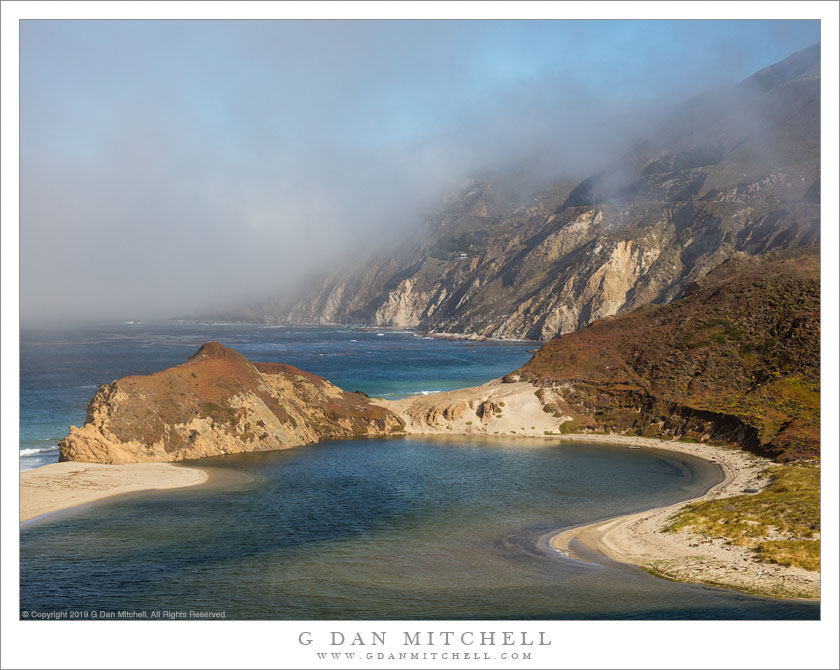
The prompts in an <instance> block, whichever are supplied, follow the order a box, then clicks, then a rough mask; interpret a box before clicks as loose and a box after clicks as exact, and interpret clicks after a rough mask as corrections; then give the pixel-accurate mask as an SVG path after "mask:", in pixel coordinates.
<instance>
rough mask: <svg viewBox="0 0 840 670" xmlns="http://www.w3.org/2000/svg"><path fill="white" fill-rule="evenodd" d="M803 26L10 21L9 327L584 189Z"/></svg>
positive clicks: (240, 286) (178, 299)
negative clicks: (14, 184)
mask: <svg viewBox="0 0 840 670" xmlns="http://www.w3.org/2000/svg"><path fill="white" fill-rule="evenodd" d="M818 41H819V23H818V22H816V21H717V22H716V21H685V22H667V21H624V22H622V21H615V22H611V21H603V22H577V21H545V22H535V21H522V22H518V21H481V22H479V21H476V22H422V21H393V22H391V21H377V22H364V21H356V22H334V21H323V22H303V21H302V22H284V21H264V22H246V21H239V22H216V21H185V22H181V21H161V22H157V21H155V22H152V21H93V22H86V21H24V22H23V23H22V26H21V68H20V72H21V79H20V93H21V125H20V128H21V145H20V146H21V222H20V231H21V257H20V258H21V313H22V319H23V321H24V323H26V322H31V321H36V320H50V321H55V320H64V319H68V318H71V317H78V318H102V317H115V318H121V319H123V318H127V319H133V318H146V317H149V316H172V315H179V314H183V313H186V312H192V311H194V310H196V309H201V308H205V307H207V306H211V305H213V304H216V303H220V302H222V303H223V302H225V301H230V300H250V301H257V300H258V299H260V298H261V297H263V296H265V295H266V294H269V293H274V292H276V291H277V290H278V289H281V288H282V287H283V286H284V284H285V283H287V282H289V281H291V280H293V279H294V278H295V277H297V276H300V274H301V273H303V272H307V271H310V270H311V269H312V268H313V267H316V266H318V265H319V264H330V263H333V262H335V260H336V259H337V258H340V257H342V256H347V255H351V256H361V254H362V253H363V251H364V249H365V248H366V247H369V246H370V245H371V244H375V243H377V242H379V241H381V240H383V239H388V238H393V237H395V236H398V235H400V234H402V233H403V232H404V231H405V230H406V228H407V227H409V226H415V225H417V222H418V218H417V216H418V212H420V211H424V210H425V211H428V210H429V209H430V208H432V207H433V203H435V202H437V199H438V198H440V197H441V195H442V194H444V193H448V192H451V191H452V189H455V188H456V187H457V186H458V185H459V184H460V183H462V181H463V179H464V178H466V177H469V176H470V175H473V174H475V173H476V172H479V171H486V170H495V169H503V168H505V167H506V166H507V165H510V164H512V163H523V162H524V163H525V164H533V165H539V169H540V170H542V171H544V172H545V171H548V172H554V173H556V174H557V175H579V176H581V177H582V176H586V175H587V173H588V171H589V170H594V169H597V167H598V166H599V165H600V164H601V163H603V162H604V161H606V160H609V159H610V158H611V155H612V153H614V152H616V151H617V150H619V149H621V148H622V147H624V146H626V142H627V141H630V140H632V139H633V138H638V139H641V138H643V137H644V132H645V127H646V126H645V124H646V122H647V121H648V119H649V117H650V116H651V115H653V114H655V113H657V112H658V111H661V102H662V101H667V102H668V104H673V103H678V102H680V101H681V100H683V99H685V98H686V97H688V96H690V95H692V94H694V93H698V92H700V91H702V90H704V89H707V88H709V87H712V86H715V85H719V84H726V83H734V82H737V81H739V80H740V79H743V78H744V77H746V76H748V75H749V74H751V73H752V72H754V71H755V70H758V69H760V68H762V67H765V66H767V65H770V64H772V63H773V62H775V61H778V60H780V59H782V58H785V57H786V56H788V55H790V54H791V53H792V52H794V51H797V50H799V49H802V48H804V47H807V46H810V45H811V44H814V43H816V42H818Z"/></svg>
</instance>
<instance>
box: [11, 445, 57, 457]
mask: <svg viewBox="0 0 840 670" xmlns="http://www.w3.org/2000/svg"><path fill="white" fill-rule="evenodd" d="M57 451H58V445H57V444H55V445H53V446H51V447H42V448H40V449H21V450H20V455H21V456H34V455H35V454H54V453H55V452H57Z"/></svg>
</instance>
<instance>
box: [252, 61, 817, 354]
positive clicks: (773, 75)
mask: <svg viewBox="0 0 840 670" xmlns="http://www.w3.org/2000/svg"><path fill="white" fill-rule="evenodd" d="M819 110H820V54H819V45H815V46H813V47H810V48H808V49H805V50H802V51H799V52H797V53H795V54H793V55H792V56H790V57H788V58H786V59H785V60H783V61H781V62H779V63H776V64H775V65H772V66H770V67H768V68H765V69H763V70H761V71H759V72H756V73H755V74H753V75H752V76H750V77H749V78H747V79H746V80H744V81H742V82H740V83H739V84H737V85H734V86H729V87H722V88H718V89H715V90H712V91H709V92H708V93H706V94H703V95H701V96H698V97H696V98H694V99H692V100H689V101H687V102H685V103H684V104H682V105H681V106H680V107H678V108H677V110H676V112H675V113H674V114H672V115H671V116H670V118H668V119H667V120H666V122H665V123H664V124H661V126H659V127H657V128H656V129H654V130H652V132H651V138H650V139H649V140H648V141H646V142H643V143H641V144H640V145H638V146H637V147H636V148H635V149H634V151H632V152H630V153H628V154H627V155H624V156H622V157H620V158H617V159H616V160H615V161H613V162H612V163H610V164H606V165H604V166H603V167H602V169H601V170H600V171H599V172H598V173H596V174H593V175H590V176H588V177H587V178H585V179H583V180H582V181H578V182H570V183H551V184H540V185H536V186H535V185H534V184H523V183H518V182H517V181H516V179H515V178H513V177H510V176H502V177H494V178H492V179H484V180H479V179H477V180H474V181H473V182H472V183H470V184H469V185H468V186H467V187H466V188H465V189H463V191H462V192H461V193H459V194H458V195H457V196H455V197H453V198H451V199H450V200H449V201H448V202H447V203H445V205H444V206H443V207H442V208H441V209H440V210H439V211H438V212H437V213H435V214H434V215H432V216H431V217H430V219H429V222H428V232H427V233H425V234H424V235H420V236H415V237H414V239H413V240H411V241H408V242H406V243H405V244H403V245H402V246H400V247H398V248H397V249H392V250H389V251H383V250H380V249H377V251H376V254H374V255H373V256H372V257H371V258H370V259H368V260H367V262H365V263H361V264H360V263H358V261H355V262H354V263H348V267H347V268H344V269H338V270H335V271H332V272H329V273H326V274H324V275H322V276H318V277H315V278H313V279H312V280H311V282H310V283H309V284H308V285H307V286H306V287H305V288H303V289H302V290H300V291H299V292H297V293H290V292H289V291H286V292H280V293H278V295H277V296H276V297H275V298H274V299H272V300H269V301H267V302H265V303H262V304H260V305H257V306H256V307H254V308H251V309H249V310H247V311H246V312H245V315H246V316H247V317H248V318H252V319H256V320H265V321H277V322H291V323H303V324H329V323H360V324H367V325H377V326H395V327H411V328H418V329H421V330H423V331H425V332H428V333H432V334H453V335H458V336H467V337H470V336H475V337H488V338H527V339H536V340H546V339H550V338H552V337H555V336H557V335H561V334H564V333H569V332H572V331H575V330H577V329H579V328H581V327H583V326H585V325H587V324H588V323H590V322H592V321H594V320H597V319H600V318H603V317H607V316H612V315H615V314H620V313H623V312H627V311H630V310H633V309H635V308H636V307H639V306H641V305H645V304H649V303H656V304H662V303H668V302H670V301H672V300H675V299H677V298H679V297H680V296H682V295H683V293H684V291H685V289H686V288H687V287H688V286H689V285H691V284H692V283H693V282H695V281H697V280H698V279H699V278H701V277H703V276H704V275H705V274H707V273H708V272H709V271H710V270H712V269H713V268H714V267H716V266H718V265H720V264H721V263H722V262H724V261H726V260H727V259H729V258H731V257H733V256H734V255H735V254H738V253H745V254H748V255H756V254H762V253H766V252H768V251H771V250H775V249H793V248H798V247H802V246H809V245H814V244H818V243H819V235H820V205H819V203H820V153H819V147H820V131H819V122H820V116H819Z"/></svg>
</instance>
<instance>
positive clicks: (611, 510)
mask: <svg viewBox="0 0 840 670" xmlns="http://www.w3.org/2000/svg"><path fill="white" fill-rule="evenodd" d="M380 332H381V333H382V334H381V335H380V334H379V332H376V331H374V332H363V331H353V330H340V329H294V328H260V327H258V326H252V325H242V324H189V323H184V324H172V323H168V324H143V325H138V324H120V325H117V326H107V327H100V328H92V329H87V330H79V331H75V332H63V333H57V332H52V333H45V332H40V333H32V332H30V333H26V332H25V333H23V334H22V342H21V443H20V449H21V454H22V456H21V467H22V468H26V467H34V466H36V465H38V464H41V463H44V462H50V461H54V460H56V458H57V452H56V450H55V443H56V442H57V440H58V439H59V438H60V437H61V436H63V435H65V434H66V432H67V426H69V425H70V424H71V423H73V424H76V425H79V424H81V423H82V422H83V421H84V408H85V405H86V403H87V401H88V400H89V399H90V397H91V396H92V394H93V393H94V392H95V389H96V388H97V385H99V384H102V383H106V382H109V381H111V380H112V379H114V378H117V377H120V376H123V375H126V374H138V373H148V372H152V371H155V370H159V369H162V368H164V367H167V366H170V365H174V364H177V363H180V362H183V361H184V360H185V359H186V358H187V357H188V356H189V355H190V354H192V353H193V352H194V351H195V350H196V349H197V348H198V346H199V345H200V344H201V343H203V342H205V341H208V340H217V341H220V342H222V343H223V344H225V345H227V346H232V347H234V348H236V349H237V350H239V351H241V352H242V353H243V354H245V355H246V356H248V357H249V358H251V359H254V360H268V361H282V362H287V363H291V364H293V365H296V366H298V367H301V368H303V369H305V370H310V371H312V372H316V373H318V374H322V375H324V376H325V377H327V378H328V379H330V380H331V381H334V382H336V383H338V384H339V385H341V386H343V387H344V388H347V389H349V390H363V391H365V392H367V393H369V394H370V395H374V396H376V395H378V396H386V397H400V396H404V395H408V394H412V393H420V392H432V391H436V390H444V389H449V388H459V387H462V386H466V385H470V384H478V383H482V382H485V381H487V380H489V379H491V378H494V377H498V376H500V375H502V374H504V373H505V372H508V371H510V370H512V369H515V368H516V367H518V366H519V365H521V364H522V363H524V362H525V361H526V360H527V359H528V358H529V357H530V355H531V353H530V350H531V349H533V347H534V345H533V344H530V345H528V344H481V343H467V342H451V341H445V340H429V339H423V338H420V337H416V336H414V335H413V334H411V333H393V332H386V331H380ZM36 449H40V450H41V451H35V450H36ZM189 465H197V466H200V467H207V468H209V469H210V471H211V472H212V473H213V482H212V483H211V484H209V485H206V486H201V487H196V488H193V489H184V490H173V491H167V492H155V493H149V494H136V495H133V496H123V497H120V498H115V499H112V500H109V501H106V502H103V503H98V504H94V505H89V506H85V507H80V508H75V509H71V510H67V511H64V512H59V513H56V514H54V515H50V516H48V517H44V518H41V519H38V520H36V521H34V522H32V523H29V524H25V525H24V526H23V527H22V528H21V536H20V552H21V557H20V568H21V590H20V597H21V610H22V611H40V612H44V611H65V612H66V611H93V610H96V611H97V612H101V611H106V612H114V611H120V610H138V611H153V610H162V609H167V610H174V609H186V610H189V609H194V610H201V611H224V612H225V613H226V616H227V617H228V618H241V619H250V618H264V619H356V618H361V619H392V618H393V619H463V618H470V619H504V618H511V619H532V618H548V619H569V618H572V619H588V618H599V619H616V618H618V619H628V618H629V619H634V618H642V619H650V618H656V619H686V618H689V619H780V618H781V619H812V618H818V617H819V605H818V604H813V603H801V602H785V601H779V600H772V599H764V598H755V597H750V596H745V595H740V594H736V593H733V592H728V591H724V590H719V589H710V588H705V587H700V586H694V585H688V584H677V583H673V582H668V581H666V580H662V579H657V578H655V577H652V576H650V575H648V574H647V573H645V572H644V571H642V570H639V569H637V568H634V567H631V566H623V565H618V564H616V563H613V562H611V561H608V560H606V559H600V558H597V557H593V560H592V562H588V563H587V562H579V561H573V560H569V559H566V558H563V557H561V556H560V555H558V554H557V553H556V552H552V551H550V550H548V551H544V550H543V549H541V546H542V544H541V542H540V538H542V537H543V536H544V535H545V534H546V533H548V532H549V531H551V530H553V529H556V528H560V527H564V526H568V525H573V524H578V523H584V522H589V521H594V520H597V519H601V518H606V517H609V516H612V515H616V514H621V513H627V512H631V511H635V510H639V509H644V508H647V507H651V506H658V505H662V504H666V503H669V502H672V501H676V500H680V499H685V498H687V497H690V496H692V495H695V494H699V493H700V492H702V491H703V490H705V489H706V488H707V487H708V486H709V485H710V484H712V483H713V482H714V481H716V479H717V478H718V477H719V475H720V473H719V471H718V469H717V466H715V465H713V464H711V463H707V462H705V461H701V460H698V459H694V458H690V457H687V456H682V455H680V456H677V455H674V454H668V453H666V452H656V451H652V450H629V449H624V448H618V447H608V446H598V445H583V444H565V445H563V444H557V443H554V442H549V441H544V440H538V439H534V440H518V441H516V442H513V443H511V442H508V441H506V440H504V439H493V438H485V439H467V438H460V439H458V438H448V439H444V438H437V439H416V438H394V439H387V440H354V441H341V442H332V443H321V444H316V445H309V446H306V447H301V448H298V449H293V450H288V451H283V452H272V453H260V454H243V455H238V456H227V457H222V458H216V459H207V460H206V461H200V462H195V463H193V464H188V466H189Z"/></svg>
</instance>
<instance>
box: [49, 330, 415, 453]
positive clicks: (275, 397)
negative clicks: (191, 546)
mask: <svg viewBox="0 0 840 670" xmlns="http://www.w3.org/2000/svg"><path fill="white" fill-rule="evenodd" d="M403 425H404V424H403V421H402V419H400V418H399V417H398V416H397V415H396V414H394V413H393V412H391V411H389V410H387V409H385V408H383V407H381V406H379V405H376V404H374V403H372V402H371V401H370V400H369V399H368V398H367V396H365V395H364V394H362V393H350V392H348V391H344V390H342V389H340V388H338V387H337V386H334V385H333V384H331V383H329V382H328V381H327V380H325V379H324V378H323V377H319V376H317V375H313V374H309V373H308V372H303V371H302V370H298V369H297V368H294V367H292V366H290V365H284V364H282V363H260V362H254V363H252V362H250V361H248V360H247V359H246V358H245V357H244V356H242V355H241V354H239V353H237V352H236V351H234V350H233V349H228V348H226V347H223V346H222V345H221V344H219V343H217V342H208V343H206V344H204V345H202V346H201V348H200V349H199V350H198V351H197V352H196V353H195V354H194V355H193V356H191V357H190V359H189V360H188V361H187V362H186V363H183V364H182V365H177V366H175V367H172V368H169V369H167V370H163V371H161V372H156V373H154V374H151V375H143V376H139V375H138V376H130V377H123V378H122V379H118V380H116V381H114V382H112V383H110V384H106V385H104V386H102V387H101V388H100V389H99V390H98V391H97V393H96V395H94V397H93V399H92V400H91V401H90V403H89V404H88V408H87V418H86V421H85V424H84V426H82V427H81V428H77V427H75V426H72V427H71V428H70V434H69V435H68V436H67V437H65V438H64V439H63V440H61V442H60V443H59V449H60V453H59V460H60V461H82V462H88V463H110V464H120V463H139V462H151V461H182V460H187V459H197V458H205V457H208V456H218V455H222V454H235V453H241V452H247V451H267V450H276V449H287V448H289V447H295V446H298V445H301V444H308V443H310V442H317V441H319V440H324V439H340V438H348V437H360V436H365V435H367V436H371V435H376V436H380V435H390V434H392V433H395V432H401V431H402V429H403Z"/></svg>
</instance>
